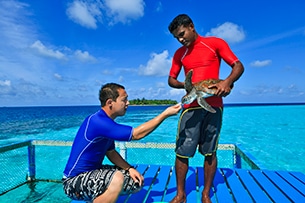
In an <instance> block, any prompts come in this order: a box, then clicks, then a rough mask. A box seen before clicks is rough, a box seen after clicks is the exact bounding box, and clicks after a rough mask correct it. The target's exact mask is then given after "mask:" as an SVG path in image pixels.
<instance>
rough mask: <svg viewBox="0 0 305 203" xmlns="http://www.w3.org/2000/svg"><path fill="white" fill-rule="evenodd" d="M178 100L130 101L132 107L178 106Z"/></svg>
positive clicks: (143, 99)
mask: <svg viewBox="0 0 305 203" xmlns="http://www.w3.org/2000/svg"><path fill="white" fill-rule="evenodd" d="M177 103H178V102H177V101H176V100H171V99H145V98H142V99H132V100H129V104H130V105H172V104H177Z"/></svg>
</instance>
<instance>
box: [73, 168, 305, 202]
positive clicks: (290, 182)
mask: <svg viewBox="0 0 305 203" xmlns="http://www.w3.org/2000/svg"><path fill="white" fill-rule="evenodd" d="M136 167H137V170H138V171H140V172H141V173H142V174H143V175H144V178H145V183H144V187H143V189H142V190H141V191H140V192H138V193H135V194H132V195H125V196H120V197H119V199H118V201H117V202H118V203H140V202H146V203H151V202H169V201H170V200H171V199H172V198H173V197H174V196H175V194H176V180H175V178H176V177H175V170H174V168H173V167H171V166H157V165H138V166H136ZM186 181H187V189H186V192H187V202H188V203H197V202H200V198H201V191H202V189H203V168H202V167H190V168H189V172H188V174H187V180H186ZM210 196H211V199H212V202H213V203H230V202H232V203H233V202H241V203H247V202H258V203H265V202H276V203H277V202H280V203H282V202H283V203H285V202H295V203H304V202H305V175H304V174H303V173H300V172H289V171H271V170H253V169H251V170H247V169H231V168H218V169H217V171H216V175H215V178H214V182H213V188H212V190H211V193H210ZM72 202H73V203H81V201H72Z"/></svg>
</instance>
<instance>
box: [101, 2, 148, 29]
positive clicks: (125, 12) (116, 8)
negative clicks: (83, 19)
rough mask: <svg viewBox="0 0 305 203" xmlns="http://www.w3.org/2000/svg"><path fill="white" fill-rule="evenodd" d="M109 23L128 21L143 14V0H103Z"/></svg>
mask: <svg viewBox="0 0 305 203" xmlns="http://www.w3.org/2000/svg"><path fill="white" fill-rule="evenodd" d="M104 2H105V6H106V7H107V11H106V13H107V15H108V17H110V18H111V21H110V24H115V23H118V22H121V23H128V22H129V21H130V20H131V19H138V18H140V17H142V16H143V15H144V6H145V3H144V1H143V0H115V1H114V0H105V1H104Z"/></svg>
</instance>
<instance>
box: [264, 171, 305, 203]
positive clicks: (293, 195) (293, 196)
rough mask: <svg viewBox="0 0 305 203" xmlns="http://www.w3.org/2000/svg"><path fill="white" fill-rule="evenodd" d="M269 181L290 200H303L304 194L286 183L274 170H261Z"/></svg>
mask: <svg viewBox="0 0 305 203" xmlns="http://www.w3.org/2000/svg"><path fill="white" fill-rule="evenodd" d="M263 172H264V173H265V174H266V175H267V176H268V178H270V179H271V181H272V182H273V183H274V184H275V185H277V187H278V188H279V189H280V190H281V191H282V193H283V194H285V195H286V196H287V197H288V198H289V199H290V200H291V201H292V202H301V200H303V201H304V200H305V198H304V196H303V195H302V194H301V193H299V191H297V190H296V189H295V188H294V187H292V186H291V185H290V184H288V183H287V182H286V181H285V180H284V179H283V178H282V177H281V176H279V175H278V174H277V173H276V172H274V171H269V170H264V171H263Z"/></svg>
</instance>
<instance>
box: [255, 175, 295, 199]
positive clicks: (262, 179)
mask: <svg viewBox="0 0 305 203" xmlns="http://www.w3.org/2000/svg"><path fill="white" fill-rule="evenodd" d="M249 172H250V173H251V175H253V177H254V178H255V179H256V181H257V182H259V184H260V186H261V188H263V189H264V191H265V192H266V193H267V194H268V196H269V197H270V198H271V199H272V200H273V201H274V202H281V203H285V202H291V201H290V200H289V199H288V198H287V197H286V196H285V195H284V194H283V193H282V192H281V191H280V190H279V189H278V188H277V187H276V186H275V185H274V184H273V183H272V182H271V181H270V180H269V179H268V178H267V177H266V176H265V175H264V174H263V172H262V171H261V170H250V171H249Z"/></svg>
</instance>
